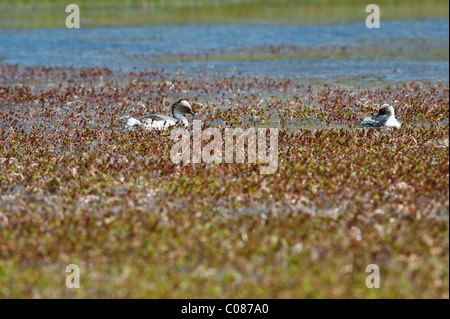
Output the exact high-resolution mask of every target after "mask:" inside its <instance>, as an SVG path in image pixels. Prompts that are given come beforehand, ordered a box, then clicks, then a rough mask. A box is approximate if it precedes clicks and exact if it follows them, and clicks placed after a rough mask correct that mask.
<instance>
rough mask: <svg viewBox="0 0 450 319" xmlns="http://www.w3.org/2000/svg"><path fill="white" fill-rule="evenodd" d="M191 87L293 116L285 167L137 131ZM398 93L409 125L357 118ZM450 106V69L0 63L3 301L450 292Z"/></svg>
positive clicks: (238, 115)
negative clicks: (206, 71)
mask: <svg viewBox="0 0 450 319" xmlns="http://www.w3.org/2000/svg"><path fill="white" fill-rule="evenodd" d="M181 97H183V98H186V99H188V100H189V102H190V103H191V105H192V106H193V108H194V109H195V113H196V118H199V119H201V120H202V121H203V123H204V125H205V126H206V127H208V126H214V127H216V126H218V127H242V128H246V127H278V128H279V130H280V131H279V147H278V150H279V165H278V170H277V172H276V173H275V174H272V175H261V174H260V173H259V167H258V164H246V163H244V164H235V163H233V164H216V165H214V164H205V163H200V164H184V165H176V164H173V163H172V162H171V161H170V154H169V153H170V148H171V147H172V145H173V142H172V141H171V140H170V138H169V135H170V133H169V132H145V131H139V130H137V131H132V132H130V131H124V125H125V123H126V119H127V117H128V116H130V115H134V116H142V115H145V114H147V113H149V112H155V113H161V112H165V111H166V109H167V106H168V105H169V103H170V101H174V100H176V99H178V98H181ZM384 102H388V103H395V106H396V116H397V118H398V119H399V120H400V121H402V128H401V129H394V130H387V131H379V130H374V129H364V130H360V129H357V128H356V126H357V124H358V123H359V122H360V120H362V118H363V117H364V116H366V115H367V114H373V113H376V111H377V110H378V106H379V105H380V104H382V103H384ZM448 111H449V87H448V82H444V83H421V82H408V83H397V84H386V83H381V84H376V85H373V84H370V85H367V86H365V87H361V86H358V85H350V84H347V85H340V84H337V83H319V84H315V85H313V84H311V83H301V82H300V81H290V80H280V79H274V78H270V77H266V78H262V77H255V78H245V77H206V76H205V77H200V76H199V77H192V76H188V75H181V74H170V73H165V72H164V71H155V72H148V71H142V72H141V71H139V72H138V71H133V72H126V73H121V72H116V71H111V70H108V69H87V68H84V69H75V68H61V67H54V68H53V67H27V68H22V67H18V66H11V65H0V297H100V298H104V297H137V298H139V297H163V298H164V297H168V298H176V297H180V298H184V297H196V298H207V297H230V298H300V297H314V298H322V297H408V298H409V297H439V298H440V297H444V298H448V291H449V287H448V282H449V273H448V267H449V257H448V251H449V238H448V234H449V222H448V216H449V215H448V214H449V151H448V135H449V121H448V120H449V119H448V116H449V112H448ZM71 263H74V264H77V265H79V266H80V268H81V271H82V275H81V288H80V289H74V290H69V289H67V288H66V287H65V285H64V281H65V277H66V275H67V274H66V273H65V267H66V265H67V264H71ZM368 264H377V265H379V267H380V270H381V288H380V289H368V288H366V286H365V278H366V276H367V273H366V272H365V269H366V266H367V265H368Z"/></svg>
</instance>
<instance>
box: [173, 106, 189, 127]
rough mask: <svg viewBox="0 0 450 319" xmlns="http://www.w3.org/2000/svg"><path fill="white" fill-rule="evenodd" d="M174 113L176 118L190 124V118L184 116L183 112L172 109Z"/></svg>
mask: <svg viewBox="0 0 450 319" xmlns="http://www.w3.org/2000/svg"><path fill="white" fill-rule="evenodd" d="M172 114H173V117H174V118H176V119H177V120H180V121H181V122H183V123H184V125H186V126H188V124H189V123H188V120H187V119H186V118H185V117H184V116H183V114H181V113H179V112H177V111H173V110H172Z"/></svg>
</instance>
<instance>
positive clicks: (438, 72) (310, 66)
mask: <svg viewBox="0 0 450 319" xmlns="http://www.w3.org/2000/svg"><path fill="white" fill-rule="evenodd" d="M448 38H449V21H448V19H431V20H423V21H422V20H420V21H419V20H403V21H386V22H383V21H382V22H381V28H380V29H367V28H366V27H365V25H364V24H363V23H362V24H361V23H357V24H355V23H353V24H344V25H334V26H267V25H260V26H258V25H256V26H255V25H186V26H170V25H169V26H167V25H164V26H144V27H124V28H91V29H83V28H81V29H26V30H19V29H0V63H3V64H16V63H17V64H20V65H45V66H55V65H57V66H74V67H108V68H110V69H113V70H130V69H133V68H137V69H138V70H139V69H147V70H149V69H150V70H151V69H161V68H164V69H166V70H168V71H171V70H173V71H174V70H178V71H180V72H183V73H188V74H189V73H193V74H194V73H195V74H227V75H229V74H238V73H239V74H243V75H249V76H254V75H261V76H265V75H268V76H276V77H294V78H317V77H319V78H329V77H353V76H356V77H364V78H366V79H372V78H374V79H385V80H392V81H402V80H430V81H439V80H441V81H449V63H448V61H426V58H425V59H422V61H387V62H384V61H356V60H352V58H350V57H349V59H344V60H319V61H262V62H251V61H242V62H225V61H218V62H183V63H181V62H177V63H151V62H149V61H151V60H152V59H154V57H155V56H156V57H158V56H164V54H166V53H187V54H204V53H210V52H211V53H213V52H221V51H226V52H233V50H238V49H245V48H252V47H261V46H269V45H273V46H279V45H289V46H300V47H321V46H331V45H333V46H361V45H371V44H374V43H383V41H384V40H386V41H387V42H388V41H391V43H392V40H397V39H398V40H399V41H400V40H401V41H406V42H408V41H411V43H413V42H414V41H416V42H417V43H420V41H422V40H423V41H425V40H426V41H428V43H431V44H433V43H442V41H444V43H445V41H447V42H446V43H447V46H448ZM417 50H420V47H418V49H417ZM424 55H426V52H424ZM424 60H425V61H424Z"/></svg>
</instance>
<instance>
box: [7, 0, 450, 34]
mask: <svg viewBox="0 0 450 319" xmlns="http://www.w3.org/2000/svg"><path fill="white" fill-rule="evenodd" d="M69 3H70V2H67V1H66V0H40V1H34V0H15V1H9V0H0V8H1V10H0V28H65V27H66V26H65V21H66V17H67V16H68V15H69V13H66V11H65V9H66V6H67V5H68V4H69ZM73 3H76V4H77V5H78V6H79V8H80V18H81V27H82V28H84V27H110V26H115V27H118V26H136V25H150V24H189V23H212V24H221V23H244V24H249V23H250V24H255V23H257V24H260V23H277V24H295V25H312V24H336V23H342V22H349V21H358V22H361V21H365V19H366V17H367V15H368V14H369V13H366V6H367V5H368V4H369V3H370V2H368V3H366V2H362V1H359V0H340V1H336V0H321V1H313V0H221V1H211V0H96V1H89V0H77V1H74V2H73ZM376 4H377V5H378V6H379V7H380V13H381V19H383V20H393V19H395V20H398V19H428V18H446V17H448V14H449V9H448V8H449V6H448V1H446V0H427V1H425V0H396V1H391V0H378V1H377V3H376Z"/></svg>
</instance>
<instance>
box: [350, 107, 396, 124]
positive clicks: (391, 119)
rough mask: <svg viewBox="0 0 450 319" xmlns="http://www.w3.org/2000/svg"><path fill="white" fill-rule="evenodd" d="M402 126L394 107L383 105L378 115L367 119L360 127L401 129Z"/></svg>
mask: <svg viewBox="0 0 450 319" xmlns="http://www.w3.org/2000/svg"><path fill="white" fill-rule="evenodd" d="M400 126H401V124H400V122H399V121H397V119H396V118H395V111H394V107H393V106H392V105H389V104H383V105H382V106H381V107H380V109H379V110H378V115H376V116H371V117H366V118H365V119H364V120H363V121H362V122H361V123H360V124H359V125H358V127H359V128H363V127H375V128H380V127H400Z"/></svg>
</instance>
